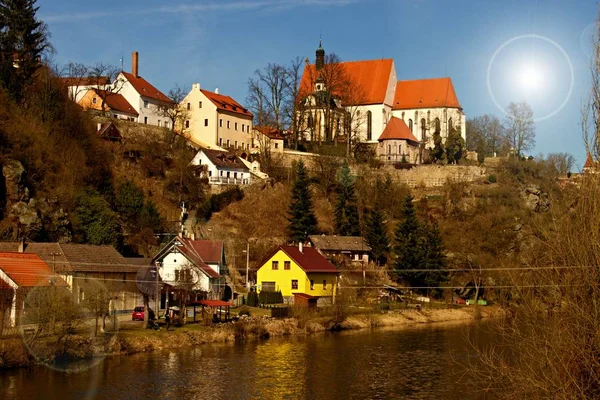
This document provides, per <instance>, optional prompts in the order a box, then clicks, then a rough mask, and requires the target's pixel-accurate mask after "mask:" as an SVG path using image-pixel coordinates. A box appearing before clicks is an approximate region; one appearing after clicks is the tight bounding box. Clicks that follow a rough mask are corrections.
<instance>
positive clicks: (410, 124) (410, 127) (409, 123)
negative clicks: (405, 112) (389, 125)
mask: <svg viewBox="0 0 600 400" xmlns="http://www.w3.org/2000/svg"><path fill="white" fill-rule="evenodd" d="M412 128H413V127H412V119H410V118H409V119H408V129H410V131H411V132H412V131H413V129H412Z"/></svg>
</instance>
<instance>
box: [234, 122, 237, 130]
mask: <svg viewBox="0 0 600 400" xmlns="http://www.w3.org/2000/svg"><path fill="white" fill-rule="evenodd" d="M234 126H235V128H234V129H235V130H236V131H237V122H236V123H235V125H234Z"/></svg>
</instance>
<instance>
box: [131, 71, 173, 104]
mask: <svg viewBox="0 0 600 400" xmlns="http://www.w3.org/2000/svg"><path fill="white" fill-rule="evenodd" d="M121 73H122V74H123V76H124V77H125V78H126V79H127V80H128V81H129V83H131V86H133V88H134V89H135V90H136V91H137V92H138V93H139V94H140V95H141V96H144V97H149V98H151V99H155V100H160V101H164V102H165V103H173V100H171V99H170V98H168V97H167V96H166V95H165V94H164V93H162V92H161V91H160V90H158V89H157V88H155V87H154V86H152V85H151V84H150V82H148V81H147V80H145V79H144V78H142V77H141V76H139V75H138V76H137V77H136V76H134V75H133V74H130V73H129V72H125V71H121Z"/></svg>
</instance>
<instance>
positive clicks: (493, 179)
mask: <svg viewBox="0 0 600 400" xmlns="http://www.w3.org/2000/svg"><path fill="white" fill-rule="evenodd" d="M488 181H490V183H496V182H497V179H496V175H494V174H492V175H490V176H488Z"/></svg>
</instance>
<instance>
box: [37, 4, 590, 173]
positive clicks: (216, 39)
mask: <svg viewBox="0 0 600 400" xmlns="http://www.w3.org/2000/svg"><path fill="white" fill-rule="evenodd" d="M37 5H38V6H39V7H40V9H39V11H38V17H39V18H40V19H41V20H43V21H44V22H46V23H47V25H48V28H49V31H50V33H51V35H52V37H51V42H52V44H53V45H54V47H55V50H56V53H55V54H54V56H53V57H54V62H55V63H56V64H58V65H59V66H60V65H64V64H66V63H68V62H69V61H73V62H79V63H84V64H94V63H96V62H104V63H108V64H112V65H117V66H119V65H120V64H121V59H122V60H123V68H124V70H127V71H130V70H131V52H132V51H138V52H139V54H140V56H139V57H140V61H139V73H140V75H141V76H143V77H144V78H146V79H147V80H148V81H149V82H151V83H152V84H153V85H155V86H156V87H158V88H159V89H160V90H162V91H163V92H165V93H168V91H169V89H171V88H173V87H174V86H175V85H181V86H183V87H189V88H190V89H191V85H192V83H195V82H199V83H200V85H201V87H202V88H204V89H208V90H214V89H215V88H219V92H220V93H222V94H226V95H229V96H231V97H233V98H234V99H236V100H237V101H238V102H240V103H242V104H244V103H245V99H246V92H247V82H248V79H249V78H250V77H252V75H253V73H254V71H255V70H257V69H261V68H263V67H264V66H265V65H267V64H268V63H279V64H287V63H289V62H290V60H292V59H293V58H295V57H297V56H301V57H302V58H305V57H309V59H310V60H311V62H314V54H315V50H316V48H317V47H318V45H319V38H322V40H323V47H324V49H325V51H326V52H328V53H336V54H337V55H338V56H339V57H340V58H341V59H342V60H344V61H353V60H366V59H379V58H393V59H394V63H395V67H396V73H397V75H398V79H401V80H409V79H421V78H434V77H442V76H449V77H450V78H452V81H453V83H454V87H455V90H456V93H457V95H458V99H459V101H460V103H461V105H462V107H463V110H464V112H465V114H466V116H467V118H472V117H476V116H479V115H483V114H494V115H496V116H498V117H499V118H501V119H502V118H504V111H503V110H504V109H506V106H507V105H508V104H509V103H510V102H511V101H527V102H528V103H529V104H530V105H531V107H532V109H533V111H534V118H535V119H536V145H535V148H534V149H533V150H531V152H530V153H531V154H533V155H538V154H540V153H543V154H548V153H553V152H568V153H570V154H572V155H573V156H574V157H575V158H576V160H577V165H576V169H579V168H581V167H582V166H583V162H584V161H585V146H584V143H583V139H582V134H581V124H580V109H581V105H582V102H584V101H585V100H586V99H587V97H588V94H589V85H590V68H589V65H590V53H591V41H590V35H591V33H592V32H593V31H594V27H595V20H596V17H597V15H598V8H597V5H596V2H595V1H594V0H535V1H534V0H520V1H513V0H503V1H492V0H461V1H456V0H195V1H192V0H171V1H164V0H129V1H127V2H125V1H123V0H104V1H102V2H91V1H80V0H38V2H37ZM467 135H468V132H467Z"/></svg>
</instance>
